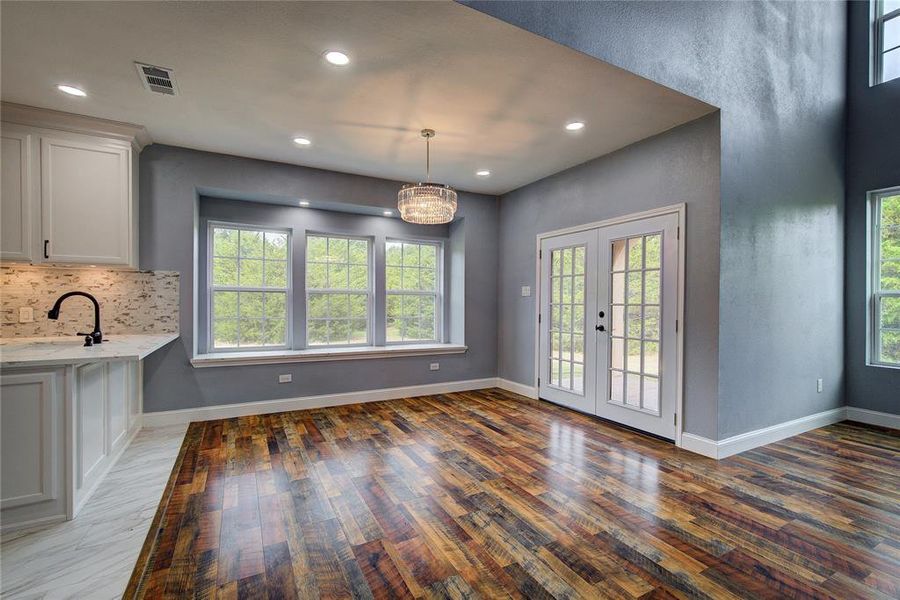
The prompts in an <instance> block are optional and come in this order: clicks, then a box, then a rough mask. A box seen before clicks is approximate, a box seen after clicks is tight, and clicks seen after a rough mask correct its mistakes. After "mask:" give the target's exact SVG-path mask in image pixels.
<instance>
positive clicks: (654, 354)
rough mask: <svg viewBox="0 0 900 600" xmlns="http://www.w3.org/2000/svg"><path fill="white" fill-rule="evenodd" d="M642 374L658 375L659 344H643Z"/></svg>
mask: <svg viewBox="0 0 900 600" xmlns="http://www.w3.org/2000/svg"><path fill="white" fill-rule="evenodd" d="M644 373H647V374H648V375H659V343H657V342H644Z"/></svg>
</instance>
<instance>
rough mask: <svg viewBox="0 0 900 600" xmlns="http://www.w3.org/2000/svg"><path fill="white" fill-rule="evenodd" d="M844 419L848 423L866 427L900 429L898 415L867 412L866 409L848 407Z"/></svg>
mask: <svg viewBox="0 0 900 600" xmlns="http://www.w3.org/2000/svg"><path fill="white" fill-rule="evenodd" d="M846 418H847V420H848V421H857V422H859V423H865V424H867V425H878V426H879V427H889V428H891V429H900V415H893V414H891V413H886V412H879V411H877V410H869V409H868V408H858V407H856V406H848V407H847V417H846Z"/></svg>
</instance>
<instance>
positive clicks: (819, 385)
mask: <svg viewBox="0 0 900 600" xmlns="http://www.w3.org/2000/svg"><path fill="white" fill-rule="evenodd" d="M823 388H824V385H823V382H822V378H821V377H819V378H818V379H816V391H817V392H819V393H820V394H821V393H822V389H823Z"/></svg>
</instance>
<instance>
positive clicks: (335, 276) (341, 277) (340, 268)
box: [328, 263, 350, 290]
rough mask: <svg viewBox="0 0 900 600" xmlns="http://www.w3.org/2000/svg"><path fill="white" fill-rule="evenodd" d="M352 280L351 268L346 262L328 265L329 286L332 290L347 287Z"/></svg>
mask: <svg viewBox="0 0 900 600" xmlns="http://www.w3.org/2000/svg"><path fill="white" fill-rule="evenodd" d="M349 282H350V268H349V267H348V266H347V264H346V263H340V264H329V265H328V287H329V288H330V289H332V290H343V289H347V286H348V284H349Z"/></svg>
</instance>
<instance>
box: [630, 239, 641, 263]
mask: <svg viewBox="0 0 900 600" xmlns="http://www.w3.org/2000/svg"><path fill="white" fill-rule="evenodd" d="M643 241H644V238H630V239H629V240H628V268H629V269H641V268H643V266H644V255H643V252H644V251H643V248H642V246H643Z"/></svg>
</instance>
